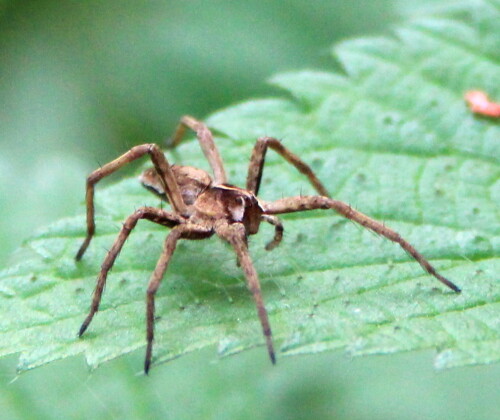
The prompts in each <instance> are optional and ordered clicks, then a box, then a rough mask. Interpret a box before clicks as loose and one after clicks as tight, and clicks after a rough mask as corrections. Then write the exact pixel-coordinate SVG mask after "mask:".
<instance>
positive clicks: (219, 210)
mask: <svg viewBox="0 0 500 420" xmlns="http://www.w3.org/2000/svg"><path fill="white" fill-rule="evenodd" d="M171 169H172V172H173V173H174V176H175V179H176V181H177V183H178V185H179V187H180V192H181V195H182V198H183V200H184V203H186V204H187V212H186V216H187V220H190V221H191V222H194V223H196V224H199V225H203V226H206V227H207V228H210V229H211V233H215V226H216V225H217V223H218V221H220V220H221V221H224V222H228V223H230V224H232V223H242V224H243V225H244V226H245V231H246V233H247V234H249V235H254V234H256V233H257V232H258V231H259V225H260V222H261V217H262V215H263V214H264V209H263V208H262V206H261V205H260V204H259V200H258V199H257V197H256V196H255V194H253V193H251V192H250V191H247V190H244V189H243V188H239V187H236V186H234V185H230V184H219V185H217V184H214V182H213V180H212V178H211V177H210V175H209V174H208V173H207V172H205V171H204V170H202V169H198V168H194V167H192V166H179V165H172V166H171ZM139 181H140V182H141V184H142V185H143V186H144V187H145V188H146V189H148V190H149V191H152V192H153V193H154V194H156V195H158V196H159V197H160V198H162V199H163V200H165V201H167V202H168V197H167V196H166V194H165V190H164V188H163V186H162V183H161V180H160V177H159V176H158V173H157V172H156V170H155V169H154V168H149V169H147V170H145V171H144V172H143V173H142V174H141V175H140V177H139Z"/></svg>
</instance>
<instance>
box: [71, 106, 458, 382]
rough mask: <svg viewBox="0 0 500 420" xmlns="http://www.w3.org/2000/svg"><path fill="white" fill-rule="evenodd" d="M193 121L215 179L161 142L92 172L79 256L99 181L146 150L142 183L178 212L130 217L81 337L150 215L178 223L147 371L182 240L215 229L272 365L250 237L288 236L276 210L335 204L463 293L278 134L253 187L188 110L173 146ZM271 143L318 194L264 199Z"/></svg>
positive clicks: (150, 334) (166, 252)
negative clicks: (347, 199) (333, 190)
mask: <svg viewBox="0 0 500 420" xmlns="http://www.w3.org/2000/svg"><path fill="white" fill-rule="evenodd" d="M186 127H189V128H191V129H192V130H194V131H196V134H197V137H198V140H199V142H200V146H201V148H202V150H203V152H204V154H205V156H206V158H207V160H208V162H209V164H210V166H211V168H212V170H213V172H214V177H213V178H212V177H211V176H210V175H209V174H208V173H207V172H205V171H203V170H202V169H198V168H194V167H190V166H179V165H170V164H169V163H168V162H167V159H166V157H165V155H164V154H163V152H162V151H161V150H160V148H159V147H158V146H156V145H155V144H143V145H140V146H135V147H133V148H132V149H130V150H129V151H128V152H126V153H125V154H123V155H122V156H120V157H119V158H117V159H115V160H114V161H112V162H110V163H108V164H106V165H104V166H103V167H102V168H99V169H97V170H96V171H94V172H92V173H91V174H90V175H89V176H88V178H87V195H86V200H87V236H86V238H85V241H84V242H83V244H82V245H81V247H80V249H79V251H78V253H77V255H76V259H77V260H79V259H80V258H81V257H82V256H83V254H84V253H85V250H86V249H87V247H88V245H89V243H90V241H91V239H92V237H93V235H94V231H95V224H94V185H95V184H96V183H97V182H98V181H99V180H100V179H102V178H103V177H105V176H107V175H110V174H111V173H113V172H115V171H116V170H118V169H119V168H121V167H122V166H124V165H126V164H127V163H129V162H131V161H133V160H136V159H138V158H140V157H142V156H144V155H146V154H148V155H150V157H151V160H152V161H153V164H154V168H150V169H147V170H146V171H144V172H143V173H142V174H141V176H140V181H141V183H142V184H143V185H144V187H146V188H147V189H148V190H150V191H152V192H153V193H155V194H156V195H158V196H159V197H161V198H162V199H163V200H165V201H167V202H169V203H170V206H171V207H172V211H166V210H163V209H160V208H156V207H141V208H140V209H138V210H136V211H135V212H134V213H133V214H132V215H130V216H129V217H128V218H127V220H126V221H125V222H124V224H123V227H122V229H121V231H120V233H119V235H118V237H117V239H116V240H115V242H114V244H113V246H112V247H111V249H110V250H109V252H108V254H107V256H106V259H105V260H104V262H103V264H102V266H101V272H100V274H99V278H98V280H97V286H96V288H95V291H94V296H93V299H92V305H91V308H90V312H89V314H88V315H87V318H86V319H85V321H84V322H83V324H82V326H81V328H80V332H79V335H80V336H81V335H82V334H83V333H84V332H85V330H86V329H87V327H88V325H89V324H90V322H91V320H92V318H93V317H94V315H95V313H96V312H97V310H98V309H99V304H100V301H101V296H102V292H103V290H104V286H105V283H106V278H107V275H108V272H109V270H110V269H111V267H112V266H113V264H114V262H115V260H116V258H117V256H118V254H119V253H120V251H121V249H122V247H123V244H124V242H125V241H126V239H127V238H128V236H129V235H130V232H131V231H132V230H133V229H134V227H135V226H136V224H137V222H138V221H139V220H140V219H147V220H149V221H151V222H154V223H158V224H160V225H163V226H166V227H168V228H171V231H170V233H169V234H168V236H167V238H166V240H165V244H164V248H163V252H162V254H161V256H160V259H159V260H158V263H157V265H156V268H155V270H154V272H153V274H152V277H151V280H150V282H149V286H148V289H147V350H146V359H145V364H144V370H145V372H146V373H147V372H148V371H149V368H150V364H151V356H152V348H153V347H152V346H153V338H154V319H155V318H154V313H155V294H156V292H157V290H158V288H159V286H160V282H161V280H162V278H163V275H164V273H165V271H166V270H167V267H168V264H169V261H170V259H171V257H172V255H173V253H174V250H175V247H176V244H177V242H178V240H180V239H205V238H208V237H210V236H213V235H214V234H215V235H217V236H219V237H220V238H222V239H223V240H225V241H227V242H228V243H229V244H230V245H232V247H233V249H234V251H235V252H236V255H237V257H238V263H239V265H240V266H241V268H242V270H243V272H244V274H245V277H246V279H247V284H248V288H249V290H250V292H251V293H252V295H253V298H254V301H255V304H256V306H257V313H258V316H259V319H260V322H261V325H262V329H263V332H264V336H265V338H266V344H267V349H268V353H269V356H270V358H271V361H272V362H273V363H274V362H275V355H274V348H273V342H272V336H271V328H270V325H269V320H268V316H267V311H266V309H265V307H264V302H263V299H262V294H261V290H260V284H259V279H258V275H257V272H256V271H255V268H254V266H253V263H252V260H251V258H250V254H249V252H248V246H247V238H248V236H249V235H253V234H256V233H257V232H258V230H259V225H260V223H261V222H263V221H264V222H267V223H270V224H271V225H273V226H274V227H275V234H274V238H273V239H272V241H271V242H269V243H268V244H267V245H266V249H267V250H271V249H273V248H274V247H276V246H277V245H279V243H280V242H281V240H282V237H283V225H282V223H281V221H280V220H279V219H278V218H277V217H276V215H277V214H283V213H292V212H297V211H306V210H315V209H332V210H335V211H336V212H338V213H340V214H341V215H342V216H344V217H347V218H348V219H350V220H352V221H354V222H356V223H359V224H360V225H362V226H363V227H365V228H367V229H370V230H372V231H373V232H375V233H378V234H380V235H383V236H385V237H386V238H388V239H390V240H391V241H393V242H396V243H398V244H399V245H400V246H401V247H402V248H403V249H404V250H405V251H406V252H407V253H408V254H410V255H411V256H412V257H413V258H414V259H415V260H417V262H418V263H419V264H420V265H421V266H422V267H423V268H424V269H425V270H426V271H427V272H428V273H429V274H432V275H433V276H434V277H436V278H437V279H438V280H439V281H441V282H442V283H443V284H445V285H446V286H448V287H449V288H451V289H452V290H454V291H456V292H459V291H460V289H459V288H458V287H457V286H456V285H455V284H453V283H452V282H450V281H449V280H447V279H446V278H444V277H443V276H441V275H440V274H439V273H437V271H436V270H435V269H434V267H433V266H432V265H431V264H430V263H429V262H428V261H427V260H426V259H425V258H424V257H423V256H422V255H421V254H420V253H419V252H418V251H417V250H416V249H415V248H414V247H413V246H412V245H410V244H409V243H408V242H407V241H405V240H404V239H403V238H402V237H401V236H400V235H399V234H398V233H396V232H394V231H393V230H391V229H389V228H388V227H386V226H385V225H384V224H383V223H380V222H377V221H376V220H374V219H371V218H370V217H368V216H366V215H364V214H363V213H360V212H359V211H357V210H355V209H353V208H352V207H351V206H349V205H348V204H346V203H343V202H342V201H338V200H333V199H331V198H330V197H329V194H328V191H327V190H326V188H325V187H324V186H323V184H322V183H321V181H319V179H318V178H317V177H316V175H315V174H314V173H313V171H312V170H311V168H310V167H309V166H308V165H307V164H306V163H304V162H303V161H302V160H301V159H300V158H299V157H298V156H296V155H294V154H293V153H291V152H290V151H289V150H288V149H286V148H285V147H284V146H283V145H282V144H281V143H280V142H279V141H278V140H276V139H274V138H271V137H263V138H260V139H258V140H257V143H256V145H255V147H254V150H253V153H252V156H251V158H250V166H249V168H248V176H247V185H246V189H243V188H239V187H235V186H233V185H230V184H228V183H227V179H226V174H225V171H224V166H223V163H222V159H221V158H220V155H219V152H218V150H217V148H216V146H215V143H214V142H213V137H212V134H211V132H210V130H209V129H208V128H207V127H206V126H205V125H204V124H203V123H201V122H199V121H197V120H195V119H194V118H192V117H189V116H185V117H183V118H182V119H181V123H180V125H179V127H178V129H177V131H176V133H175V134H174V138H173V146H175V145H177V144H178V143H179V142H180V140H181V138H182V135H183V134H184V131H185V128H186ZM269 147H270V148H272V149H273V150H275V151H276V152H277V153H278V154H280V155H281V156H282V157H283V158H284V159H286V160H287V161H288V162H289V163H290V164H292V165H293V166H295V168H296V169H297V170H299V171H300V172H301V173H303V174H304V175H305V176H306V177H307V178H308V179H309V181H310V182H311V184H312V185H313V187H314V188H315V189H316V191H317V192H318V193H319V195H316V196H298V197H289V198H282V199H281V200H277V201H274V202H264V201H261V200H259V199H258V198H257V194H258V191H259V187H260V181H261V178H262V172H263V169H264V161H265V155H266V152H267V149H268V148H269Z"/></svg>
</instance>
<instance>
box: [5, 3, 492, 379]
mask: <svg viewBox="0 0 500 420" xmlns="http://www.w3.org/2000/svg"><path fill="white" fill-rule="evenodd" d="M469 12H470V13H463V15H462V16H461V17H460V19H459V18H456V19H454V20H451V19H446V18H440V19H436V18H433V19H430V18H422V19H421V20H418V21H411V22H408V23H407V24H406V25H405V26H403V27H401V28H400V29H399V30H397V31H396V32H395V35H394V36H393V37H392V38H366V39H354V40H351V41H346V42H344V43H342V44H340V45H337V46H336V47H335V50H334V53H335V56H336V57H337V59H338V60H339V61H340V62H341V64H342V66H343V68H344V69H345V74H333V73H328V72H319V71H302V72H293V73H286V74H280V75H277V76H275V77H274V78H273V79H272V81H271V82H272V83H273V84H275V85H277V86H280V87H282V88H283V89H285V90H286V92H287V93H288V95H289V96H288V97H287V98H282V99H276V98H273V99H262V100H252V101H249V102H245V103H242V104H239V105H236V106H233V107H231V108H228V109H225V110H223V111H220V112H218V113H216V114H214V115H212V116H211V117H210V118H209V119H208V124H209V125H210V126H211V127H213V128H214V129H215V130H216V131H217V132H218V133H221V135H220V136H218V137H217V139H216V141H217V143H218V146H219V149H220V150H221V153H222V155H223V158H224V161H225V163H226V169H227V172H228V173H229V176H230V179H231V182H232V183H234V184H237V185H241V186H243V185H244V182H245V177H246V168H247V164H248V157H249V155H250V152H251V149H252V147H253V144H254V142H255V139H256V138H257V137H260V136H266V135H269V136H274V137H278V138H280V139H282V141H283V144H284V145H285V146H286V147H288V148H289V149H290V150H292V151H293V152H295V153H297V154H299V155H300V156H301V157H302V158H303V159H304V160H305V161H307V162H309V163H310V164H311V166H312V167H313V169H314V170H315V171H316V173H317V174H318V176H319V178H320V179H321V180H322V181H323V183H324V184H325V185H326V186H327V188H328V189H329V191H330V192H331V195H332V196H333V197H335V198H337V199H340V200H343V201H346V202H348V203H349V204H351V205H352V206H353V207H356V208H358V209H359V210H361V211H363V212H364V213H366V214H368V215H370V216H372V217H375V218H377V219H379V220H382V221H384V222H386V223H387V225H389V226H391V227H392V228H394V229H395V230H397V231H398V232H399V233H400V234H401V235H402V236H403V237H405V238H406V239H408V240H409V241H410V242H411V243H412V244H414V245H415V246H416V248H417V249H419V250H420V251H421V252H422V253H423V254H424V255H425V256H426V257H427V258H428V259H429V260H431V261H432V263H433V264H434V265H435V266H436V267H437V268H438V270H439V271H440V272H441V273H442V274H443V275H445V276H446V277H448V278H450V279H452V280H453V281H454V282H455V283H456V284H458V285H459V286H460V287H461V288H462V289H463V293H462V294H461V295H456V294H454V293H452V292H450V291H449V290H446V289H445V288H444V287H443V286H442V285H441V284H440V283H438V282H437V281H436V280H435V279H434V278H432V277H431V276H429V275H427V274H426V273H424V272H423V271H422V269H421V267H420V266H419V265H418V264H417V263H416V262H415V261H413V260H411V259H410V257H408V256H407V255H406V254H405V253H404V252H403V251H402V250H401V249H400V248H399V247H398V246H397V245H395V244H393V243H391V242H389V241H387V240H385V239H383V238H380V237H377V236H375V235H373V234H372V233H370V232H368V231H366V230H363V229H361V228H359V227H358V226H356V225H354V224H353V223H351V222H349V221H346V220H345V219H342V218H341V217H340V216H338V215H335V214H333V213H331V212H324V211H323V212H321V211H316V212H311V213H302V214H293V215H288V216H284V217H283V220H284V222H285V239H284V241H283V243H282V245H281V246H280V247H279V248H277V249H276V250H274V251H272V252H266V251H265V250H264V245H265V243H266V242H267V241H268V240H269V238H270V237H271V236H272V234H273V232H272V228H271V227H269V226H263V227H262V229H261V232H260V233H259V235H256V236H255V237H252V240H251V252H252V255H253V259H254V262H255V265H256V268H257V271H258V272H259V275H260V279H261V283H262V288H263V294H264V300H265V303H266V307H267V310H268V312H269V315H270V321H271V325H272V328H273V334H274V340H275V345H276V347H277V348H278V349H279V350H278V358H279V357H281V356H283V355H293V354H299V353H314V352H318V351H324V350H329V349H337V348H344V349H347V350H348V351H349V352H351V353H352V354H354V355H362V354H375V353H392V352H400V351H409V350H415V349H423V348H435V349H436V350H437V355H436V359H435V364H436V366H437V367H439V368H443V367H452V366H458V365H467V364H479V363H489V362H494V361H498V360H499V359H500V316H499V314H500V301H499V297H500V288H499V287H498V286H499V281H498V272H499V269H500V260H499V259H498V255H499V251H500V223H499V218H500V214H499V206H498V204H499V203H500V177H499V175H500V166H499V162H500V130H499V125H498V122H497V121H494V120H491V119H485V118H480V117H477V116H474V115H472V114H471V113H470V112H469V110H468V109H467V108H466V106H465V104H464V101H463V99H462V98H463V94H464V92H465V91H466V90H469V89H472V88H473V89H483V90H485V91H487V92H488V93H489V94H490V95H491V96H492V97H495V98H500V90H499V85H498V80H500V66H499V64H500V50H499V49H498V45H500V3H499V2H498V1H496V0H490V1H484V2H481V4H480V6H477V7H475V8H474V9H473V13H472V11H469ZM167 156H168V158H169V160H170V161H171V162H176V163H179V164H188V165H192V166H198V167H201V168H207V165H206V163H205V162H204V160H203V157H202V153H201V152H200V151H199V148H198V144H197V142H195V141H189V142H186V143H184V144H182V145H181V146H180V147H179V148H178V149H177V150H175V151H173V152H168V153H167ZM82 178H83V176H82ZM261 190H262V194H261V198H263V199H265V200H273V199H276V198H281V197H284V196H292V195H299V194H313V190H312V188H311V187H310V185H308V183H307V182H306V180H305V179H304V177H303V176H301V175H300V174H299V173H296V172H295V171H294V170H293V168H291V167H289V166H288V165H287V164H286V163H285V162H284V161H283V160H282V159H281V158H279V157H278V156H276V155H274V154H273V152H272V151H270V152H269V153H268V158H267V162H266V168H265V171H264V179H263V183H262V189H261ZM96 203H97V207H96V212H97V219H96V223H97V235H96V237H95V239H94V241H93V242H92V244H91V246H90V248H89V249H88V251H87V253H86V255H85V257H84V259H83V260H82V261H81V262H80V263H76V262H75V260H74V254H75V253H76V251H77V249H78V246H79V245H80V243H81V241H82V240H83V237H84V233H85V232H84V229H85V220H84V216H83V215H82V216H78V217H74V218H68V219H64V220H60V221H59V222H57V223H55V224H54V225H51V226H49V227H47V228H46V229H44V230H42V231H40V232H38V233H37V234H36V235H34V236H33V237H32V238H31V239H30V240H29V241H28V242H27V243H26V245H25V247H24V248H23V249H22V250H20V251H19V253H18V256H19V257H20V258H21V257H22V262H21V263H19V264H18V265H16V266H14V267H11V268H9V269H6V270H3V271H2V272H0V311H1V313H2V316H1V318H0V355H6V354H11V353H20V354H21V356H20V362H19V369H20V370H26V369H30V368H33V367H36V366H39V365H42V364H44V363H47V362H49V361H52V360H56V359H61V358H64V357H67V356H70V355H76V354H80V353H83V354H84V355H85V357H86V360H87V362H88V363H89V365H90V366H92V367H95V366H97V365H99V364H100V363H103V362H105V361H107V360H110V359H113V358H115V357H117V356H120V355H122V354H124V353H128V352H130V351H133V350H135V349H138V348H144V346H145V291H146V287H147V282H148V279H149V277H150V275H151V272H152V270H153V268H154V266H155V262H156V260H157V258H158V257H159V255H160V252H161V249H162V243H163V240H164V238H165V235H166V234H167V230H166V229H164V228H161V227H158V226H155V225H152V224H150V223H148V222H140V223H139V225H138V227H137V228H136V229H135V231H134V232H133V233H132V235H131V237H130V239H129V240H128V242H127V243H126V245H125V247H124V249H123V251H122V254H121V255H120V257H119V259H118V260H117V262H116V265H115V267H114V269H113V271H112V272H111V274H110V276H109V278H108V283H107V287H106V290H105V293H104V297H103V300H102V304H101V309H100V311H99V313H98V314H97V316H96V317H95V318H94V320H93V322H92V324H91V325H90V327H89V330H88V332H87V333H86V334H85V335H84V337H83V338H82V339H78V338H77V337H76V335H77V331H78V328H79V326H80V324H81V322H82V321H83V319H84V317H85V315H86V313H87V310H88V307H89V304H90V296H91V293H92V290H93V288H94V285H95V279H96V276H97V273H98V271H99V267H100V263H101V261H102V260H103V258H104V256H105V253H106V249H109V247H110V246H111V244H112V242H113V239H114V237H115V236H116V235H117V233H118V231H119V229H120V226H121V222H122V221H123V220H124V218H125V217H126V216H127V215H128V214H130V213H131V212H132V211H134V209H135V208H137V207H139V206H142V205H153V206H157V205H159V202H158V200H157V199H156V198H155V197H154V196H152V195H150V194H149V193H148V192H147V191H146V190H144V189H143V188H142V187H141V186H140V185H139V183H138V182H137V180H136V179H130V178H127V179H123V180H121V181H118V182H117V183H116V184H114V185H112V186H109V187H103V188H99V187H98V188H97V193H96ZM82 214H83V212H82ZM156 306H157V315H158V320H157V322H156V341H155V347H154V356H155V361H156V362H161V361H166V360H169V359H172V358H175V357H178V356H180V355H183V354H185V353H187V352H190V351H193V350H196V349H199V348H203V347H205V346H210V345H217V346H218V352H219V353H220V354H221V355H228V354H232V353H235V352H239V351H242V350H245V349H248V348H250V347H254V346H257V345H263V337H262V333H261V329H260V324H259V322H258V318H257V316H256V313H255V308H254V305H253V301H252V299H251V297H250V295H249V293H248V291H247V289H246V286H245V283H244V279H243V276H242V273H241V272H240V270H239V268H238V267H237V266H236V264H235V256H234V255H233V254H232V251H231V249H230V248H228V247H227V246H226V245H224V244H222V243H221V242H220V241H219V240H217V239H215V238H212V239H210V240H206V241H192V242H189V241H184V242H182V243H181V244H180V245H179V247H178V249H177V251H176V254H175V255H174V258H173V261H172V264H171V266H170V267H169V270H168V272H167V274H166V276H165V278H164V280H163V284H162V287H161V289H160V291H159V292H158V298H157V305H156ZM263 354H265V352H264V350H263Z"/></svg>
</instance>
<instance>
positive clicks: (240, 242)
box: [216, 223, 276, 364]
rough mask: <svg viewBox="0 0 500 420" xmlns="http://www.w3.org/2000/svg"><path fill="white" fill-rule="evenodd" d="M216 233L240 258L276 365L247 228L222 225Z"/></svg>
mask: <svg viewBox="0 0 500 420" xmlns="http://www.w3.org/2000/svg"><path fill="white" fill-rule="evenodd" d="M216 233H217V235H219V236H220V237H221V238H222V239H224V240H226V241H227V242H229V243H230V244H231V245H232V246H233V248H234V250H235V252H236V255H237V256H238V261H239V263H240V266H241V268H242V269H243V272H244V273H245V277H246V279H247V285H248V289H249V290H250V293H252V296H253V298H254V301H255V305H256V306H257V314H258V315H259V319H260V324H261V326H262V331H263V333H264V337H265V338H266V345H267V352H268V353H269V357H270V359H271V362H272V363H273V364H274V363H276V356H275V354H274V347H273V339H272V333H271V326H270V324H269V318H268V316H267V311H266V308H265V306H264V300H263V299H262V292H261V289H260V282H259V277H258V275H257V271H256V270H255V267H254V266H253V263H252V259H251V258H250V254H249V252H248V246H247V235H246V231H245V227H244V226H243V225H242V224H241V223H233V224H221V225H219V226H218V227H217V228H216Z"/></svg>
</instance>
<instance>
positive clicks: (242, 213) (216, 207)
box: [194, 184, 263, 235]
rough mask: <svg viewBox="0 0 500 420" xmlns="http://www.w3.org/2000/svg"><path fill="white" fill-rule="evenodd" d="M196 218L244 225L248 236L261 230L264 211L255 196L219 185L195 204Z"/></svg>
mask: <svg viewBox="0 0 500 420" xmlns="http://www.w3.org/2000/svg"><path fill="white" fill-rule="evenodd" d="M194 207H195V211H196V216H197V217H201V218H204V219H206V218H208V219H211V220H213V221H214V222H215V221H216V220H221V219H222V220H226V221H228V222H229V223H243V224H244V225H245V228H246V231H247V232H248V234H250V235H252V234H254V233H257V232H258V230H259V224H260V221H261V216H262V214H263V210H262V208H261V206H260V205H259V202H258V200H257V198H256V197H255V195H254V194H252V193H251V192H249V191H247V190H244V189H241V188H238V187H234V186H232V185H226V184H224V185H217V186H213V187H210V188H208V189H207V190H206V191H204V192H203V193H202V194H201V195H200V196H199V197H198V199H197V200H196V201H195V203H194Z"/></svg>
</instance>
